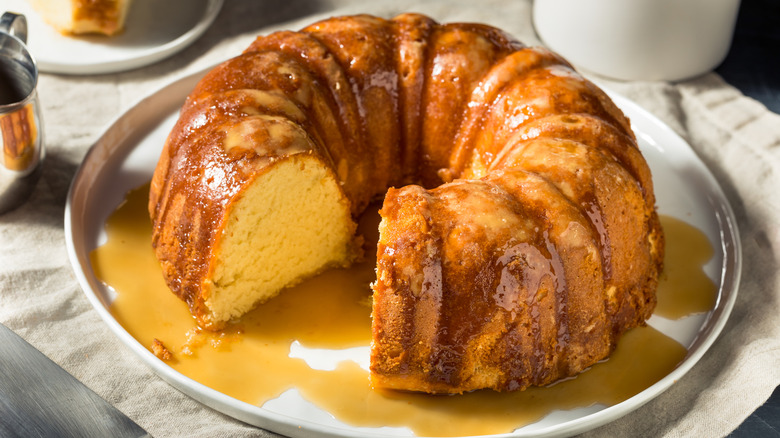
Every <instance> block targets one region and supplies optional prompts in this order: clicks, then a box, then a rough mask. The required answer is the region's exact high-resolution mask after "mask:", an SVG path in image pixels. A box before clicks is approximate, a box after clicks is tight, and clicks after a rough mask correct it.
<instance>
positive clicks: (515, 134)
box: [149, 14, 663, 393]
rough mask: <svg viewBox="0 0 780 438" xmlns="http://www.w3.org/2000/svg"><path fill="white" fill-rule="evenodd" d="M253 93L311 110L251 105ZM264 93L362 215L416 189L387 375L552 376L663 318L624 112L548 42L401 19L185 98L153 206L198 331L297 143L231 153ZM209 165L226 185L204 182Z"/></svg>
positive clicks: (509, 385)
mask: <svg viewBox="0 0 780 438" xmlns="http://www.w3.org/2000/svg"><path fill="white" fill-rule="evenodd" d="M244 89H254V90H262V91H267V92H269V93H272V94H274V95H276V96H280V98H283V99H286V100H285V102H287V103H292V104H294V106H295V107H296V108H297V109H298V112H295V111H292V110H290V109H289V108H287V107H286V106H285V105H284V104H282V103H279V102H276V103H275V104H274V103H273V102H270V101H269V103H267V104H263V105H259V106H258V105H257V102H256V101H255V102H254V103H251V102H245V101H242V99H244V100H246V99H247V97H246V92H245V91H243V90H244ZM231 90H232V91H231ZM250 104H251V105H253V106H254V107H257V108H258V109H259V110H260V111H261V112H263V113H264V114H272V115H274V116H277V117H280V118H286V119H288V120H290V121H291V122H292V123H294V124H295V125H296V126H300V127H301V128H302V129H303V130H305V132H306V133H307V136H308V138H309V139H310V140H311V145H310V146H309V150H308V152H307V153H309V154H314V155H316V156H318V157H320V158H321V159H322V160H323V161H324V162H327V163H328V165H329V166H331V168H332V170H333V174H334V175H336V177H337V178H338V180H339V181H340V182H341V187H342V189H343V192H344V194H345V195H346V197H347V199H348V200H349V202H350V203H351V211H352V213H353V215H357V214H359V213H360V212H362V211H363V209H364V208H365V206H366V205H367V204H368V203H369V202H370V200H371V199H372V198H375V197H377V196H381V195H383V194H384V193H385V192H386V191H387V190H388V188H389V187H401V186H404V185H406V184H409V183H413V184H419V185H406V186H405V187H402V188H399V189H395V188H391V189H390V190H389V191H388V192H387V194H386V196H385V201H384V205H383V207H382V210H381V215H382V218H383V221H382V224H381V225H380V242H379V247H378V249H377V256H378V262H377V281H376V282H375V284H374V285H373V289H374V307H373V343H372V348H371V381H372V384H373V385H375V386H377V387H386V388H395V389H403V390H412V391H426V392H436V393H459V392H463V391H469V390H473V389H480V388H493V389H496V390H518V389H524V388H526V387H528V386H529V385H544V384H548V383H551V382H553V381H555V380H558V379H560V378H563V377H567V376H572V375H574V374H576V373H579V372H580V371H582V370H584V369H585V368H587V367H589V366H591V365H593V364H594V363H595V362H597V361H599V360H601V359H603V358H605V357H606V356H607V355H609V354H610V352H611V351H612V350H613V349H614V347H615V345H616V342H617V340H618V338H619V337H620V336H621V334H622V333H624V332H625V331H626V330H628V329H630V328H632V327H636V326H639V325H642V324H644V321H645V320H646V319H647V318H649V317H650V315H651V313H652V311H653V309H654V307H655V289H656V286H657V282H658V276H659V273H660V271H661V268H662V266H661V265H662V260H663V234H662V231H661V228H660V225H659V221H658V217H657V214H656V211H655V198H654V195H653V184H652V179H651V176H650V170H649V168H648V166H647V163H646V162H645V160H644V159H643V157H642V155H641V153H640V152H639V149H638V147H637V145H636V140H635V138H634V135H633V132H632V131H631V129H630V124H629V121H628V119H627V118H626V117H625V116H624V115H623V113H622V112H621V111H620V110H619V109H618V108H617V107H616V106H615V105H614V104H613V103H612V102H611V100H610V99H609V98H608V97H607V96H606V95H605V94H604V93H603V92H602V91H601V90H600V89H598V88H597V87H596V86H595V85H593V84H592V83H590V82H588V81H586V80H585V79H583V78H582V77H581V76H580V75H579V74H577V73H576V72H575V71H574V69H573V68H572V67H571V66H570V65H569V64H568V63H567V62H566V61H564V60H563V59H561V58H560V57H559V56H557V55H555V54H553V53H551V52H549V51H547V50H545V49H543V48H528V47H525V46H523V45H522V44H521V43H519V42H517V41H515V40H513V39H512V38H511V37H509V36H507V35H506V34H505V33H503V32H501V31H499V30H497V29H495V28H492V27H489V26H485V25H480V24H470V23H451V24H443V25H440V24H438V23H436V22H434V21H433V20H431V19H430V18H428V17H425V16H422V15H417V14H403V15H400V16H398V17H395V18H394V19H392V20H385V19H381V18H377V17H371V16H365V15H361V16H353V17H336V18H331V19H328V20H324V21H322V22H319V23H316V24H313V25H311V26H308V27H306V28H304V29H303V30H302V31H300V32H287V31H285V32H277V33H274V34H271V35H269V36H265V37H259V38H258V39H257V40H256V41H255V42H254V43H253V44H252V45H251V46H250V47H249V48H248V49H247V50H246V51H245V52H244V53H243V54H242V55H241V56H238V57H236V58H234V59H232V60H229V61H227V62H225V63H224V64H222V65H220V66H219V67H217V68H216V69H215V70H214V71H212V72H211V73H209V74H208V75H207V76H206V77H205V78H204V79H203V80H202V81H201V82H200V83H199V85H198V86H197V88H196V89H195V90H194V91H193V93H192V94H191V95H190V97H189V98H188V100H187V103H186V104H185V106H184V108H183V110H182V116H181V118H180V120H179V122H178V123H177V125H176V127H175V128H174V130H173V132H172V133H171V135H170V137H169V139H168V142H167V143H166V146H165V150H164V151H163V154H162V158H161V160H160V163H159V164H158V167H157V169H156V172H155V176H154V180H153V181H152V190H151V194H150V203H149V207H150V213H151V215H152V219H153V222H154V245H155V247H156V252H157V256H158V258H159V259H160V260H161V263H162V266H163V270H164V273H165V276H166V280H167V282H168V284H169V286H170V287H171V288H172V289H173V291H174V292H175V293H177V294H178V295H179V296H180V297H182V298H183V299H185V300H186V301H187V302H188V303H189V305H190V308H191V310H192V311H193V314H194V315H196V317H199V319H200V321H201V323H204V321H205V322H208V321H207V318H206V317H204V316H203V315H205V312H206V311H205V310H204V308H203V306H204V305H203V301H204V297H203V294H204V292H203V291H202V290H201V284H202V283H203V282H204V280H205V279H207V278H208V276H209V269H210V268H209V260H210V258H211V257H213V254H212V252H213V251H214V248H213V242H214V240H215V239H216V238H217V236H218V235H219V233H220V232H221V227H222V226H223V225H222V223H223V217H224V216H225V215H227V214H228V210H229V208H230V205H231V202H232V199H233V197H234V196H235V195H236V193H239V192H240V191H241V190H242V189H243V187H244V186H245V185H246V184H247V183H248V182H249V181H250V180H253V179H255V178H257V174H262V173H263V172H269V171H272V167H273V163H274V162H276V161H277V160H278V159H281V158H283V157H285V156H286V154H287V151H286V149H285V146H284V145H280V144H278V143H279V141H277V140H274V139H266V140H262V139H259V140H258V141H267V142H268V143H269V146H267V147H264V149H263V150H266V151H267V153H266V154H259V155H252V156H251V157H250V156H246V157H239V156H230V154H228V153H225V152H224V151H223V148H222V146H221V145H222V143H223V141H224V139H222V138H220V137H219V135H220V134H219V132H220V131H219V130H218V129H216V128H215V127H216V126H224V125H225V124H226V123H232V121H233V120H234V119H235V118H240V117H242V116H244V115H245V114H244V113H242V108H245V107H246V106H247V105H250ZM251 105H250V106H251ZM299 113H300V114H299ZM301 115H302V117H301ZM269 132H270V131H269ZM204 169H210V170H211V171H213V170H215V169H216V170H219V172H221V173H222V174H224V175H227V176H228V177H227V178H222V179H221V180H220V184H218V185H217V184H207V183H204V178H206V176H205V175H206V173H205V172H204Z"/></svg>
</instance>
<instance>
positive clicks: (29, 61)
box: [0, 12, 44, 214]
mask: <svg viewBox="0 0 780 438" xmlns="http://www.w3.org/2000/svg"><path fill="white" fill-rule="evenodd" d="M26 41H27V20H26V19H25V17H24V16H23V15H19V14H15V13H12V12H6V13H4V14H3V15H2V17H0V214H2V213H5V212H8V211H10V210H13V209H14V208H16V207H18V206H19V205H21V204H22V203H23V202H24V201H25V199H27V197H28V196H29V195H30V193H31V192H32V189H33V188H34V186H35V183H36V182H37V180H38V177H39V176H40V169H41V163H42V161H43V157H44V142H43V123H42V119H41V108H40V103H39V101H38V94H37V92H36V85H37V83H38V67H37V66H36V64H35V60H34V59H33V57H32V55H31V54H30V51H29V50H28V49H27V46H26Z"/></svg>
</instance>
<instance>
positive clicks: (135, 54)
mask: <svg viewBox="0 0 780 438" xmlns="http://www.w3.org/2000/svg"><path fill="white" fill-rule="evenodd" d="M9 1H10V2H11V4H9V5H8V6H7V8H8V9H9V10H14V11H17V12H20V13H23V14H24V15H25V16H26V18H27V21H28V28H37V29H46V32H45V35H43V36H45V37H46V38H53V39H55V40H56V41H57V42H58V47H59V48H60V49H63V48H64V49H65V50H67V49H68V48H73V49H74V52H73V56H70V57H67V58H56V57H52V56H49V55H48V52H47V51H46V50H47V49H46V48H45V47H44V46H45V45H46V44H48V43H49V41H47V40H37V41H35V40H33V39H30V37H28V46H29V47H30V51H31V52H32V53H33V56H34V57H35V59H36V62H37V65H38V70H39V71H41V72H45V73H62V74H71V75H88V74H105V73H117V72H122V71H127V70H131V69H134V68H138V67H143V66H146V65H149V64H152V63H155V62H157V61H161V60H163V59H165V58H167V57H169V56H172V55H174V54H175V53H177V52H179V51H180V50H182V49H184V48H185V47H187V46H189V45H190V44H192V43H193V42H194V41H195V40H196V39H198V37H200V36H201V35H203V33H204V32H205V31H206V30H207V29H208V28H209V26H211V23H213V22H214V19H216V18H217V15H218V14H219V11H220V9H221V8H222V4H223V3H224V0H205V3H204V7H203V12H202V14H201V16H200V18H199V20H198V21H197V22H196V23H195V25H194V26H192V27H191V28H190V29H189V30H187V31H186V32H184V33H182V34H181V35H178V36H176V37H175V38H173V39H171V40H169V41H167V42H165V43H163V44H149V45H145V46H142V47H141V48H138V49H134V50H116V51H114V52H113V53H114V54H115V55H116V56H111V57H109V58H108V59H100V58H98V57H95V56H83V55H84V54H83V52H81V51H79V50H78V49H77V47H78V44H80V42H79V40H78V39H77V38H78V37H75V38H73V37H67V36H63V35H60V34H58V33H57V32H56V31H55V30H53V29H49V26H48V24H46V23H44V22H43V19H42V18H41V17H40V15H38V13H37V12H35V11H34V10H33V9H32V7H31V6H30V5H29V4H28V3H27V2H26V1H25V0H9ZM165 1H169V0H165ZM128 18H129V17H128ZM127 24H128V25H132V24H133V23H130V22H128V23H127ZM31 36H32V35H31ZM35 37H37V35H36V36H35ZM35 37H33V38H35ZM119 37H121V35H120V36H119ZM70 41H72V42H73V44H69V42H70ZM112 44H113V42H112V40H111V39H110V38H107V39H106V42H105V44H104V45H102V49H103V50H111V47H112ZM63 59H64V60H63Z"/></svg>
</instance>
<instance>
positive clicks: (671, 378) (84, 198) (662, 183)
mask: <svg viewBox="0 0 780 438" xmlns="http://www.w3.org/2000/svg"><path fill="white" fill-rule="evenodd" d="M202 74H203V72H201V73H198V74H195V75H192V76H189V77H186V78H183V79H180V80H178V81H176V82H174V83H172V84H170V85H168V86H166V87H164V88H162V89H160V90H159V91H157V92H156V93H154V94H152V95H150V96H149V97H147V98H145V99H143V100H142V101H140V102H139V103H138V104H137V105H136V106H134V107H133V108H131V109H130V110H129V111H128V112H126V113H125V114H123V115H121V116H119V117H118V118H117V119H116V120H115V121H114V122H113V123H112V124H111V125H110V126H109V127H108V128H107V130H106V131H105V133H104V134H103V135H102V136H101V137H100V139H99V140H98V141H97V142H96V143H95V145H93V147H92V149H91V150H90V151H89V153H88V154H87V156H86V158H85V159H84V162H83V163H82V165H81V167H80V168H79V170H78V171H77V172H76V175H75V177H74V179H73V183H72V185H71V188H70V192H69V194H68V200H67V204H66V208H65V235H66V242H67V247H68V255H69V257H70V260H71V263H72V265H73V268H74V270H75V273H76V276H77V278H78V280H79V282H80V284H81V286H82V288H83V289H84V292H85V294H86V295H87V297H88V298H89V300H90V302H91V303H92V305H93V306H94V307H95V309H96V310H97V312H98V313H99V314H100V316H101V317H102V318H103V320H104V321H105V322H106V324H107V325H108V326H109V328H110V329H111V330H112V331H113V332H114V334H115V335H116V336H117V337H119V339H121V340H122V341H123V342H124V343H125V345H127V347H128V348H130V350H132V351H133V352H134V353H135V354H136V355H137V356H138V357H140V358H141V359H142V360H143V361H144V362H145V363H146V364H147V365H148V366H149V367H150V368H152V369H153V370H154V371H155V372H156V373H157V374H158V375H159V376H160V377H162V378H163V379H165V380H166V381H167V382H168V383H170V384H171V385H172V386H174V387H175V388H177V389H179V390H180V391H182V392H183V393H185V394H187V395H189V396H190V397H192V398H194V399H195V400H198V401H200V402H202V403H204V404H206V405H207V406H210V407H212V408H214V409H216V410H218V411H220V412H223V413H225V414H227V415H230V416H232V417H234V418H237V419H239V420H242V421H244V422H247V423H250V424H254V425H256V426H260V427H263V428H266V429H269V430H272V431H274V432H277V433H281V434H285V435H292V436H302V435H303V436H347V437H387V436H412V434H411V431H409V430H408V429H402V428H363V427H353V426H350V425H346V424H344V423H341V422H339V421H337V420H336V419H334V418H333V416H332V415H329V414H328V413H327V412H324V411H322V410H320V409H319V408H317V407H315V406H313V405H311V404H310V403H308V402H306V401H305V400H303V399H302V398H301V397H298V396H294V395H293V396H288V395H289V394H288V393H285V394H283V396H282V397H279V398H278V399H275V400H271V401H269V402H268V403H266V404H265V405H264V406H263V407H258V406H255V405H251V404H248V403H244V402H241V401H238V400H236V399H233V398H231V397H229V396H227V395H225V394H222V393H220V392H218V391H216V390H214V389H211V388H209V387H207V386H204V385H202V384H200V383H198V382H195V381H194V380H192V379H190V378H188V377H186V376H184V375H182V374H180V373H179V372H177V371H175V370H174V369H173V368H171V367H169V366H168V365H166V364H165V363H164V362H163V361H161V360H159V359H157V357H155V356H154V355H153V354H152V353H151V352H150V351H149V350H147V349H146V348H145V347H144V346H142V345H141V344H140V343H138V342H137V341H136V340H135V339H134V338H133V337H132V336H131V335H130V334H129V333H128V332H127V331H125V329H124V328H123V327H122V326H121V325H120V324H119V323H118V322H117V321H116V319H114V317H113V316H112V315H111V313H110V312H109V310H108V307H109V305H110V303H111V301H112V300H113V295H112V292H111V291H110V290H109V288H107V287H106V286H105V285H103V284H102V283H101V282H100V281H99V280H98V279H97V278H96V276H95V273H94V272H93V270H92V267H91V265H90V262H89V253H90V252H91V251H92V250H93V249H95V248H96V247H98V246H99V245H100V244H101V243H102V242H104V241H105V237H106V236H105V231H104V227H105V222H106V219H107V218H108V217H109V215H111V213H113V211H114V209H115V208H116V206H117V205H119V203H120V202H121V201H122V200H123V199H124V196H125V194H126V193H127V191H129V190H130V189H132V188H135V187H137V186H139V185H141V184H143V183H145V182H147V181H149V179H150V178H151V174H152V172H153V170H154V167H155V165H156V163H157V160H158V158H159V155H160V150H161V148H162V145H163V142H164V141H165V138H166V136H167V134H168V132H169V131H170V129H171V127H172V126H173V124H174V122H175V121H176V118H177V116H178V114H177V111H178V109H179V108H180V106H181V104H182V103H183V101H184V98H185V97H186V96H187V94H188V93H189V92H190V91H191V90H192V88H193V87H194V85H195V83H196V82H197V80H198V79H199V78H200V77H201V76H202ZM611 97H612V98H613V99H614V100H615V103H616V104H617V105H618V106H619V107H621V108H622V109H623V111H624V112H625V113H626V115H627V116H628V117H630V119H631V121H632V125H633V127H634V130H635V131H636V133H637V137H638V140H639V143H640V147H641V149H642V152H643V154H644V155H645V158H646V159H647V161H648V163H649V165H650V168H651V170H652V172H653V179H654V184H655V189H656V196H657V199H658V208H659V212H660V213H661V214H664V215H669V216H673V217H676V218H680V219H682V220H684V221H685V222H687V223H689V224H692V225H693V226H695V227H697V228H698V229H699V230H701V231H702V232H703V233H704V234H706V236H707V237H708V238H709V240H710V242H711V243H712V244H713V246H714V250H715V255H714V257H713V258H712V259H711V261H710V262H709V263H708V264H707V265H706V266H705V272H706V273H707V275H708V276H709V277H710V278H711V279H712V281H713V282H714V283H715V285H716V287H717V289H718V297H717V303H716V305H715V308H714V309H713V310H711V311H710V312H707V313H704V314H698V315H693V316H689V317H686V318H683V319H681V320H679V321H671V320H666V319H663V318H659V317H657V316H653V317H652V318H651V319H650V321H649V323H650V325H652V326H654V327H655V328H656V329H658V330H660V331H661V332H663V333H664V334H666V335H667V336H670V337H672V338H673V339H675V340H677V341H678V342H680V343H681V344H682V345H684V346H685V347H686V348H687V349H688V354H687V355H686V357H685V359H684V360H683V361H682V362H681V363H680V364H679V365H678V367H677V368H675V369H674V370H673V371H672V372H671V373H669V374H668V375H667V376H665V377H664V378H663V379H662V380H660V381H659V382H657V383H655V384H654V385H652V386H650V387H649V388H647V389H645V390H644V391H642V392H641V393H639V394H637V395H635V396H634V397H631V398H630V399H628V400H626V401H624V402H622V403H618V404H616V405H613V406H603V405H595V406H591V407H587V408H581V409H575V410H571V411H554V412H553V413H551V414H550V415H548V416H547V417H545V418H543V419H542V420H540V421H538V422H536V423H533V424H530V425H528V426H525V427H523V428H520V429H518V430H516V431H514V432H512V433H509V434H502V435H494V436H493V437H529V436H545V437H553V436H564V435H572V434H576V433H581V432H585V431H587V430H590V429H594V428H596V427H598V426H601V425H603V424H605V423H608V422H610V421H613V420H615V419H617V418H620V417H621V416H623V415H626V414H627V413H629V412H632V411H634V410H635V409H637V408H639V407H640V406H642V405H643V404H645V403H647V402H648V401H650V400H652V399H653V398H655V397H656V396H658V395H659V394H661V393H662V392H663V391H664V390H666V389H667V388H669V387H670V386H671V385H672V384H673V383H674V382H676V381H677V380H679V379H681V378H682V377H683V375H684V374H685V373H686V372H688V371H689V370H690V369H691V368H692V367H693V365H694V364H695V363H696V362H697V361H698V360H699V359H700V358H701V357H702V356H703V355H704V353H705V352H706V351H707V349H708V348H709V347H710V346H711V345H712V343H713V342H714V341H715V339H716V337H717V336H718V334H719V333H720V331H721V330H722V329H723V326H724V325H725V324H726V320H727V319H728V316H729V313H730V312H731V309H732V307H733V306H734V302H735V300H736V297H737V287H738V285H739V276H740V271H741V260H742V253H741V249H740V243H739V236H738V233H737V228H736V220H735V218H734V213H733V212H732V210H731V207H730V206H729V204H728V201H727V199H726V197H725V195H724V194H723V192H722V190H721V189H720V187H719V186H718V183H717V181H716V180H715V178H714V177H713V176H712V174H711V173H710V172H709V170H708V169H707V168H706V167H705V166H704V164H703V163H702V162H701V160H699V158H698V157H697V156H696V154H695V153H694V152H693V150H692V149H691V148H690V146H689V145H688V144H687V143H685V141H684V140H683V139H682V138H680V137H679V136H678V135H676V134H675V133H674V132H673V131H672V130H671V129H670V128H669V127H667V126H666V125H664V124H663V123H662V122H661V121H659V120H658V119H656V118H655V117H653V116H652V115H651V114H649V113H648V112H646V111H645V110H643V109H642V108H640V107H639V106H637V105H636V104H635V103H633V102H631V101H629V100H627V99H625V98H624V97H621V96H619V95H614V94H611ZM293 392H295V391H293Z"/></svg>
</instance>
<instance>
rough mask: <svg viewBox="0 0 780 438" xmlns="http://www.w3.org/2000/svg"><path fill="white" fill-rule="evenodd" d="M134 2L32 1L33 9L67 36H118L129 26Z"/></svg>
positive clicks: (126, 0) (121, 0)
mask: <svg viewBox="0 0 780 438" xmlns="http://www.w3.org/2000/svg"><path fill="white" fill-rule="evenodd" d="M131 1H132V0H30V4H31V5H32V7H33V8H35V10H36V11H37V12H38V13H39V14H40V15H41V17H43V19H44V20H45V21H46V22H47V23H49V24H50V25H51V26H53V27H54V28H55V29H57V31H59V32H60V33H62V34H65V35H71V34H72V35H78V34H89V33H97V34H103V35H109V36H110V35H116V34H117V33H119V32H121V31H122V30H123V29H124V26H125V18H126V17H127V11H128V9H129V7H130V2H131Z"/></svg>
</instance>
